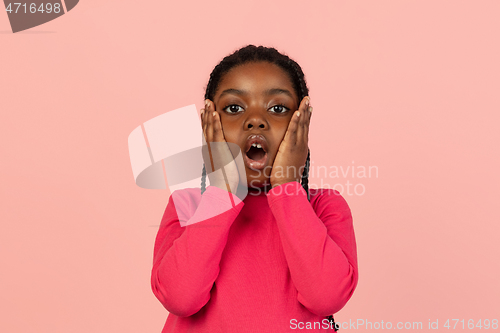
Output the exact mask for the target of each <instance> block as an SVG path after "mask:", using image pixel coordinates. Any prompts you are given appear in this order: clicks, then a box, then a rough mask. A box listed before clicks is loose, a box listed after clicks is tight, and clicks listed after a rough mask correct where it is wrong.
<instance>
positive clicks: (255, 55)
mask: <svg viewBox="0 0 500 333" xmlns="http://www.w3.org/2000/svg"><path fill="white" fill-rule="evenodd" d="M261 61H266V62H270V63H272V64H275V65H277V66H279V67H280V68H281V69H282V70H283V71H284V72H285V73H286V74H287V75H288V77H289V79H290V81H291V82H292V86H293V89H294V90H295V93H296V94H297V96H298V97H299V103H300V101H301V100H302V99H303V98H304V97H306V96H308V95H309V89H308V88H307V83H306V80H305V78H304V73H303V72H302V68H301V67H300V66H299V64H298V63H296V62H295V61H294V60H292V59H290V58H289V57H288V56H287V55H284V54H281V53H280V52H278V51H277V50H276V49H275V48H273V47H265V46H255V45H251V44H249V45H247V46H245V47H242V48H240V49H239V50H236V51H235V52H234V53H232V54H230V55H228V56H226V57H224V58H223V59H222V61H221V62H220V63H219V64H218V65H217V66H215V68H214V70H213V71H212V73H211V74H210V79H209V80H208V84H207V86H206V89H205V99H210V100H213V98H214V96H215V92H216V91H217V88H218V87H219V83H220V82H221V80H222V78H223V76H224V75H225V74H226V73H227V72H229V70H231V69H232V68H234V67H236V66H239V65H243V64H245V63H248V62H261ZM309 164H310V151H309V150H308V152H307V159H306V164H305V167H304V171H303V173H302V178H301V185H302V187H303V188H304V190H305V191H306V193H307V200H308V201H311V199H310V195H309ZM206 176H207V172H206V169H205V164H203V170H202V177H201V194H203V192H205V190H206ZM326 318H327V319H328V320H329V322H330V324H331V325H333V327H334V329H335V331H338V329H337V327H336V325H335V321H334V319H333V315H330V316H328V317H326Z"/></svg>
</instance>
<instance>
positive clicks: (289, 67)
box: [151, 45, 358, 333]
mask: <svg viewBox="0 0 500 333" xmlns="http://www.w3.org/2000/svg"><path fill="white" fill-rule="evenodd" d="M205 99H206V106H205V108H204V109H202V110H201V123H202V128H203V133H204V137H205V141H206V142H207V144H208V149H209V150H210V147H212V148H213V147H215V144H217V143H219V144H220V143H224V142H225V143H227V144H228V145H232V146H235V147H238V149H241V151H240V153H242V156H243V159H244V166H241V165H239V166H237V167H236V168H234V166H235V164H233V168H231V167H230V166H228V168H223V169H222V171H223V178H222V177H220V176H219V177H217V176H216V173H211V171H212V170H216V169H217V168H215V169H214V168H213V165H214V158H215V157H216V155H217V154H218V153H219V154H221V155H220V156H223V155H224V152H223V151H220V152H218V151H217V149H212V151H210V157H209V158H208V157H206V156H205V155H204V161H205V165H204V167H203V170H202V186H201V191H200V189H199V188H198V189H196V188H189V189H185V190H181V191H175V192H174V193H172V195H171V197H170V199H169V202H168V205H167V207H166V209H165V213H164V215H163V218H162V221H161V225H160V229H159V231H158V234H157V237H156V241H155V246H154V256H153V268H152V274H151V285H152V290H153V293H154V294H155V296H156V297H157V298H158V300H159V301H160V302H161V303H162V304H163V306H164V307H165V308H166V309H167V310H168V311H169V312H170V314H169V315H168V318H167V320H166V323H165V326H164V328H163V331H162V333H165V332H252V333H253V332H259V333H265V332H273V333H275V332H290V331H293V330H296V329H307V330H308V332H316V331H320V332H322V331H325V330H333V329H335V330H337V329H336V328H335V325H334V322H333V316H332V315H333V314H334V313H336V312H337V311H339V310H340V309H341V308H342V307H343V306H344V305H345V304H346V302H347V301H348V300H349V299H350V298H351V296H352V294H353V292H354V289H355V288H356V285H357V281H358V267H357V255H356V242H355V237H354V229H353V224H352V216H351V212H350V209H349V207H348V205H347V203H346V201H345V200H344V199H343V198H342V197H341V196H340V193H339V192H337V191H335V190H331V189H309V188H308V172H309V159H310V158H309V149H308V145H307V143H308V130H309V122H310V118H311V114H312V107H311V106H310V98H309V96H308V88H307V86H306V82H305V79H304V74H303V72H302V69H301V68H300V66H299V65H298V64H297V63H296V62H295V61H293V60H292V59H290V58H289V57H287V56H286V55H283V54H281V53H279V52H278V51H277V50H276V49H274V48H266V47H263V46H259V47H256V46H254V45H248V46H246V47H244V48H241V49H240V50H237V51H236V52H234V53H233V54H231V55H229V56H227V57H225V58H224V59H223V60H222V61H221V62H220V63H219V64H218V65H217V66H216V67H215V68H214V70H213V72H212V74H211V75H210V80H209V82H208V85H207V87H206V93H205ZM211 143H212V145H211ZM226 154H227V151H226ZM232 154H233V155H235V154H234V153H232ZM220 156H219V157H220ZM220 158H222V157H220ZM222 159H223V158H222ZM223 165H226V164H223ZM207 169H209V177H210V186H208V187H206V185H205V179H206V174H207ZM242 169H244V170H242ZM290 170H292V171H290ZM297 170H298V171H299V172H297ZM212 177H213V178H212ZM242 186H244V187H245V189H246V190H248V191H247V192H248V195H247V196H246V197H244V198H243V197H242V196H237V195H236V194H235V193H236V192H238V188H240V189H241V187H242ZM245 193H246V192H245ZM173 198H175V203H174V200H173ZM228 198H229V199H230V202H231V203H230V204H228V200H227V199H228Z"/></svg>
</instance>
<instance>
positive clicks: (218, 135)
mask: <svg viewBox="0 0 500 333" xmlns="http://www.w3.org/2000/svg"><path fill="white" fill-rule="evenodd" d="M214 139H215V141H217V142H222V141H226V140H225V139H224V131H223V130H222V123H221V120H220V114H219V113H218V112H217V111H215V117H214Z"/></svg>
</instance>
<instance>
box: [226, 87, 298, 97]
mask: <svg viewBox="0 0 500 333" xmlns="http://www.w3.org/2000/svg"><path fill="white" fill-rule="evenodd" d="M227 94H234V95H240V96H244V95H248V91H246V90H239V89H233V88H230V89H226V90H224V91H223V92H222V93H221V94H220V96H219V99H220V98H222V96H224V95H227ZM278 94H285V95H288V96H290V97H291V98H292V99H293V95H292V93H291V92H290V91H289V90H286V89H281V88H271V89H267V90H264V92H263V95H264V96H270V95H278Z"/></svg>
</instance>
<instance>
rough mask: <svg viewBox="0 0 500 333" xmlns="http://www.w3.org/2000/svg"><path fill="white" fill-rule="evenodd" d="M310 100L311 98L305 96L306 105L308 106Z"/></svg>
mask: <svg viewBox="0 0 500 333" xmlns="http://www.w3.org/2000/svg"><path fill="white" fill-rule="evenodd" d="M310 102H311V99H310V98H309V97H307V99H306V107H307V106H309V103H310Z"/></svg>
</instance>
